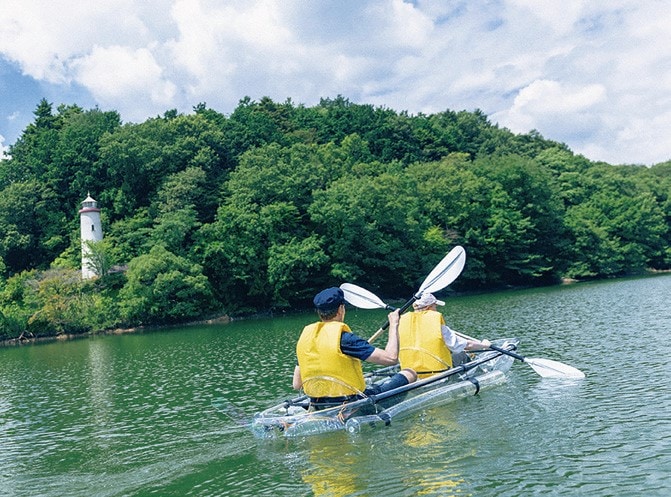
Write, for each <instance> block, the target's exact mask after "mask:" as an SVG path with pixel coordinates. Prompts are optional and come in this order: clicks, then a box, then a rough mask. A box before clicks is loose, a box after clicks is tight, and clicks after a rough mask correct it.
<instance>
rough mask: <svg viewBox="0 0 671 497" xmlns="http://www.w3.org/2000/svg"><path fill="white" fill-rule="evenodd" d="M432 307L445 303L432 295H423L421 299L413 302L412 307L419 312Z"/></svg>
mask: <svg viewBox="0 0 671 497" xmlns="http://www.w3.org/2000/svg"><path fill="white" fill-rule="evenodd" d="M430 305H445V302H443V301H442V300H438V299H437V298H436V297H434V296H433V294H432V293H423V294H422V296H421V297H420V298H418V299H417V300H415V302H413V304H412V307H413V308H414V309H416V310H419V309H424V308H425V307H429V306H430Z"/></svg>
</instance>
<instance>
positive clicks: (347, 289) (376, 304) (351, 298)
mask: <svg viewBox="0 0 671 497" xmlns="http://www.w3.org/2000/svg"><path fill="white" fill-rule="evenodd" d="M340 289H341V290H342V291H343V293H344V294H345V300H346V301H347V302H349V303H350V304H352V305H353V306H354V307H358V308H360V309H384V308H386V307H387V305H386V304H385V303H384V302H382V300H380V298H379V297H378V296H377V295H375V294H374V293H372V292H369V291H368V290H366V289H365V288H361V287H360V286H357V285H353V284H352V283H343V284H342V285H340Z"/></svg>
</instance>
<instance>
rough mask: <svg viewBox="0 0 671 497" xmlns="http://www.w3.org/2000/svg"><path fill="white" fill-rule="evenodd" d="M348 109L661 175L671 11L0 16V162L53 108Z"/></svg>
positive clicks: (329, 2)
mask: <svg viewBox="0 0 671 497" xmlns="http://www.w3.org/2000/svg"><path fill="white" fill-rule="evenodd" d="M338 95H342V96H343V97H346V98H348V99H349V100H350V101H351V102H355V103H362V104H372V105H374V106H380V107H386V108H391V109H394V110H397V111H407V112H408V113H410V114H418V113H420V112H421V113H424V114H431V113H437V112H442V111H445V110H454V111H460V110H466V111H474V110H476V109H479V110H480V111H482V112H484V113H485V114H486V115H487V116H488V118H489V120H490V122H492V123H494V124H497V125H498V126H500V127H502V128H507V129H509V130H511V131H512V132H514V133H527V132H529V131H531V130H536V131H538V132H540V133H541V135H543V137H545V138H547V139H550V140H555V141H558V142H561V143H565V144H566V145H568V147H569V148H570V149H571V150H572V151H573V152H575V153H577V154H581V155H584V156H585V157H587V158H588V159H590V160H593V161H605V162H608V163H610V164H643V165H652V164H656V163H659V162H666V161H668V160H671V0H645V1H641V0H590V1H588V0H584V1H583V0H426V1H425V0H416V1H407V0H406V1H403V0H95V1H91V0H0V150H2V151H6V150H7V147H8V146H9V145H11V144H13V143H15V142H16V140H17V138H18V137H20V135H21V133H22V132H23V130H24V129H25V128H26V126H27V125H28V124H29V123H31V122H33V121H34V118H35V116H34V111H35V109H36V108H37V105H38V103H39V101H40V100H41V99H42V98H46V99H47V101H49V102H51V103H52V104H53V106H54V109H56V108H57V107H58V106H59V105H61V104H66V105H72V104H76V105H79V106H80V107H82V108H84V109H92V108H96V107H97V108H99V109H101V110H103V111H108V110H115V111H118V112H119V113H120V115H121V119H122V120H123V122H134V123H140V122H143V121H145V120H146V119H148V118H150V117H155V116H158V115H162V114H164V113H165V112H166V111H168V110H172V109H176V110H177V111H179V112H181V113H184V114H189V113H192V112H193V108H194V107H195V106H196V105H198V104H199V103H205V104H206V105H207V107H209V108H211V109H214V110H216V111H218V112H221V113H223V114H226V115H228V114H230V113H231V112H233V110H234V109H235V108H236V107H237V105H238V103H239V101H240V100H241V99H242V98H244V97H247V96H248V97H250V98H251V99H252V100H257V101H258V100H260V99H261V98H262V97H264V96H266V97H270V98H271V99H272V100H274V101H276V102H284V101H286V100H287V99H291V101H292V102H293V103H294V104H304V105H306V106H308V107H309V106H313V105H317V104H318V103H319V101H320V99H321V98H334V97H337V96H338Z"/></svg>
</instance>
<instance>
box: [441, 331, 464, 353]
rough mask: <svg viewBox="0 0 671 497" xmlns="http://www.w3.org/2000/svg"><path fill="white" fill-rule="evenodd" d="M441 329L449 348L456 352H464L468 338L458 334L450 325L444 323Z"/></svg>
mask: <svg viewBox="0 0 671 497" xmlns="http://www.w3.org/2000/svg"><path fill="white" fill-rule="evenodd" d="M440 331H441V333H442V334H443V340H444V341H445V345H447V348H448V349H450V350H451V351H452V352H454V353H455V354H458V353H459V352H463V351H464V349H465V348H466V345H468V340H466V339H464V338H461V337H460V336H458V335H457V334H456V333H454V332H453V331H452V330H451V329H450V328H449V327H448V326H446V325H442V326H441V327H440Z"/></svg>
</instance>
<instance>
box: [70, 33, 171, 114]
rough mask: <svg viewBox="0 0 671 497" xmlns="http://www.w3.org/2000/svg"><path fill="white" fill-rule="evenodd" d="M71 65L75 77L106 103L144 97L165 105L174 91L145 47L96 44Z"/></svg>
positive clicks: (169, 102) (166, 105) (167, 104)
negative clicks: (87, 53)
mask: <svg viewBox="0 0 671 497" xmlns="http://www.w3.org/2000/svg"><path fill="white" fill-rule="evenodd" d="M72 67H73V69H74V71H73V75H74V78H75V80H76V81H77V82H78V83H80V84H82V85H84V86H85V87H87V88H89V89H90V91H91V93H93V95H94V96H95V97H96V99H98V100H99V101H100V102H102V103H103V104H106V105H114V104H115V103H119V102H126V101H129V100H133V101H134V100H136V99H139V101H142V99H143V98H148V99H149V101H150V102H152V103H153V104H156V105H159V106H165V107H168V106H170V104H171V103H172V100H173V98H174V96H175V93H176V87H175V85H174V83H172V82H170V81H167V80H166V79H165V78H164V77H163V70H162V68H161V66H160V65H159V64H158V63H157V61H156V60H155V58H154V56H153V54H152V53H151V52H150V51H149V50H148V49H145V48H139V49H136V50H133V49H130V48H128V47H120V46H110V47H107V48H102V47H97V46H96V47H93V49H92V51H91V53H90V54H89V55H86V56H85V57H81V58H79V59H77V60H76V61H75V62H73V63H72Z"/></svg>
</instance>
